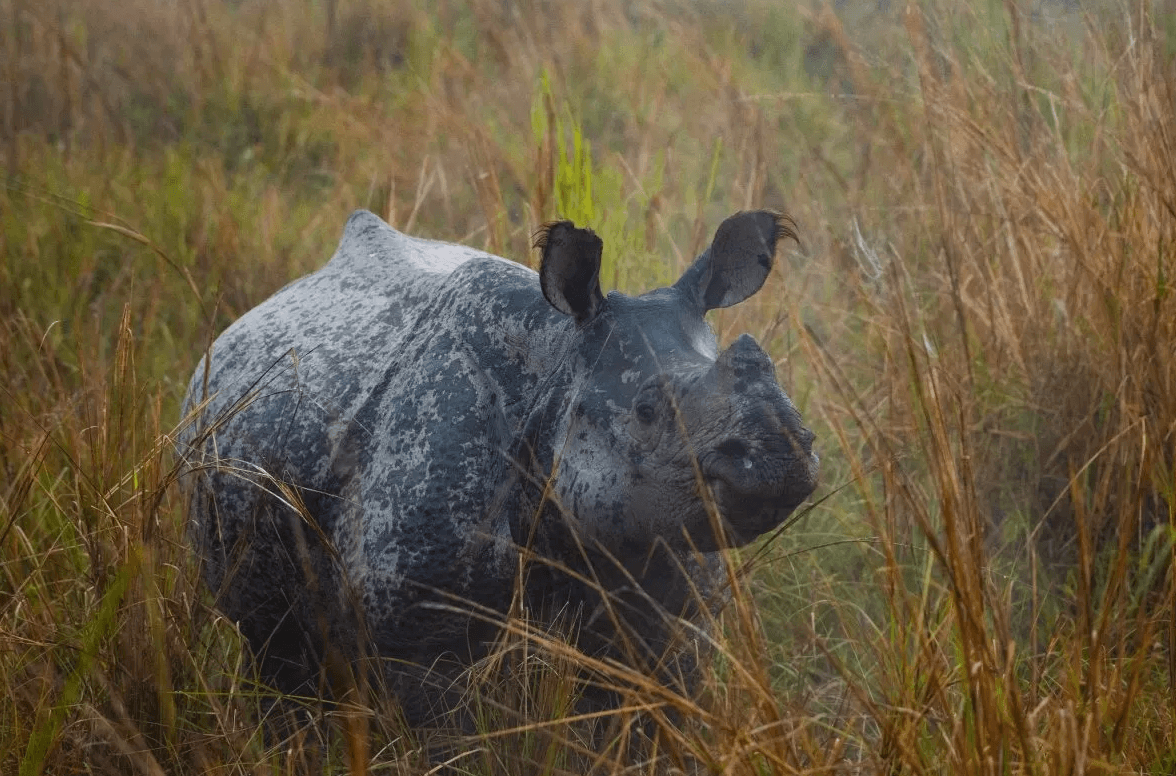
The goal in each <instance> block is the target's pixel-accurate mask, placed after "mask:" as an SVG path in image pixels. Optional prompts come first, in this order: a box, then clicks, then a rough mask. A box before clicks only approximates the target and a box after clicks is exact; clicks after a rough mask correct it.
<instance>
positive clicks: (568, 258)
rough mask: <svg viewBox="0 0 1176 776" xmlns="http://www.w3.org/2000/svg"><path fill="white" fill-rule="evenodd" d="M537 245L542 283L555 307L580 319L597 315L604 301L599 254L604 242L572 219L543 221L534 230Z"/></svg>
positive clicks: (585, 319)
mask: <svg viewBox="0 0 1176 776" xmlns="http://www.w3.org/2000/svg"><path fill="white" fill-rule="evenodd" d="M535 247H536V248H538V249H539V251H540V254H541V255H542V257H543V260H542V263H541V264H540V265H539V287H540V288H542V289H543V296H545V297H546V298H547V301H548V302H549V303H550V304H551V306H552V307H554V308H555V309H557V310H559V311H560V312H561V313H563V314H564V315H571V316H574V317H575V319H576V322H577V323H584V322H585V321H589V320H591V319H593V318H595V317H596V314H597V313H598V312H600V308H601V307H602V306H603V305H604V296H603V295H602V294H601V293H600V255H601V252H602V251H603V250H604V243H603V242H601V241H600V238H599V237H597V236H596V233H595V232H593V231H592V230H591V229H577V228H576V225H575V224H573V223H572V222H571V221H556V222H554V223H550V224H544V225H543V226H542V227H540V229H539V231H538V232H536V233H535Z"/></svg>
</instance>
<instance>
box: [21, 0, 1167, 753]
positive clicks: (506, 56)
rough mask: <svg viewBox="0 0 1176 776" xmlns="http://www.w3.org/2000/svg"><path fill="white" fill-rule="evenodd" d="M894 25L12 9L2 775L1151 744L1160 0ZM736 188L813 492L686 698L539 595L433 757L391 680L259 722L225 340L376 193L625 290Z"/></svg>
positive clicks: (917, 18)
mask: <svg viewBox="0 0 1176 776" xmlns="http://www.w3.org/2000/svg"><path fill="white" fill-rule="evenodd" d="M880 8H882V6H877V7H875V6H872V5H869V4H859V5H858V6H852V5H847V7H846V9H844V13H843V14H842V15H840V16H839V15H838V14H836V13H834V12H833V11H832V10H830V9H828V8H821V9H813V8H812V7H809V6H795V7H785V6H780V5H778V4H772V3H767V2H759V0H749V2H747V3H746V4H743V5H741V6H739V7H738V8H732V7H730V6H728V5H727V4H718V3H715V4H710V3H695V4H680V3H677V2H669V1H668V0H667V1H666V2H660V3H654V4H648V5H633V4H628V3H622V2H613V0H596V1H595V2H592V3H588V4H571V3H569V4H554V5H552V4H546V3H532V2H517V3H506V4H503V3H492V2H483V1H482V0H467V1H466V2H443V3H439V4H427V5H426V4H424V3H421V4H411V3H410V4H391V3H384V2H379V1H378V0H327V2H324V3H318V4H309V3H302V2H295V0H268V1H267V2H248V1H246V2H239V3H224V2H217V1H215V0H193V1H192V2H186V3H158V2H154V1H153V0H131V1H130V2H124V3H111V2H108V1H107V0H82V1H81V2H69V3H66V2H61V3H55V2H45V3H33V2H28V0H0V67H2V68H3V70H4V78H3V79H0V102H2V104H3V121H4V123H3V129H2V130H0V135H2V136H3V141H4V142H3V149H2V151H3V159H4V164H5V182H6V185H5V188H4V189H3V190H0V254H2V255H3V262H2V263H0V470H2V472H3V476H2V477H0V548H2V549H0V671H2V675H3V677H4V682H3V685H2V687H3V689H2V690H0V694H2V695H0V697H2V700H0V771H2V772H3V773H5V774H7V773H21V774H24V773H30V774H31V773H38V772H53V773H57V772H73V771H81V770H90V771H97V772H109V773H125V772H129V771H135V772H140V773H161V772H167V773H170V772H192V773H195V772H200V773H203V772H207V771H216V772H288V771H294V770H298V769H300V768H301V769H309V770H315V769H318V770H328V771H331V772H339V771H353V772H365V771H369V770H370V771H373V772H378V771H395V772H405V773H424V772H426V771H428V770H429V768H430V767H432V765H431V764H430V762H429V758H430V756H432V757H433V758H434V759H436V758H437V757H442V758H445V757H454V758H456V759H455V760H454V762H453V763H452V765H453V767H455V768H458V769H462V770H465V771H468V772H471V773H518V772H521V771H525V772H536V773H562V772H584V771H586V770H588V769H590V768H595V769H597V770H599V771H601V772H614V771H615V772H619V771H620V770H622V769H623V768H629V769H630V770H631V771H633V772H646V771H648V772H670V771H672V770H673V769H674V768H680V769H690V768H702V770H703V771H709V772H715V773H748V774H762V773H776V772H779V773H794V772H795V773H799V772H805V773H816V772H822V773H826V772H836V773H859V772H871V773H874V772H877V773H883V772H884V773H941V772H960V773H1013V772H1015V773H1079V772H1083V773H1085V772H1099V773H1137V772H1148V773H1162V772H1170V771H1172V770H1173V768H1176V745H1174V744H1173V741H1176V730H1174V727H1176V725H1174V715H1176V689H1174V687H1176V620H1174V619H1173V612H1174V611H1176V580H1174V578H1173V574H1172V561H1173V555H1174V554H1176V534H1174V532H1173V511H1174V509H1176V300H1174V295H1173V289H1172V284H1173V283H1174V282H1176V280H1174V279H1176V124H1174V123H1173V118H1172V117H1173V116H1176V65H1174V64H1173V63H1174V62H1176V23H1174V22H1173V19H1176V8H1173V6H1172V4H1171V3H1150V4H1149V3H1142V4H1131V6H1130V7H1129V8H1120V7H1117V6H1108V7H1106V8H1092V9H1086V10H1079V9H1068V8H1066V7H1063V6H1061V5H1055V4H1052V3H1040V4H1038V3H1017V2H1005V3H994V2H986V3H979V4H965V3H959V2H954V1H953V0H940V1H939V2H929V3H926V4H922V5H917V6H916V5H911V6H909V7H907V8H905V9H896V10H894V11H886V10H879V9H880ZM577 149H579V151H577ZM589 181H590V182H591V184H592V187H591V194H588V193H587V192H588V187H587V182H589ZM752 206H757V207H759V206H766V207H776V208H782V209H786V210H788V211H789V212H790V213H791V214H792V215H793V216H794V217H795V218H796V220H797V222H798V224H799V225H800V228H801V233H802V246H801V248H800V249H799V250H795V251H785V252H784V254H783V255H782V257H781V258H782V260H781V262H780V264H781V267H782V269H781V270H780V271H778V272H777V273H775V274H774V275H773V276H772V278H770V279H769V282H768V285H767V286H766V287H765V289H764V291H762V292H761V293H760V294H759V295H758V296H757V297H755V298H754V299H753V300H751V301H749V302H748V303H746V304H744V305H741V306H739V307H736V308H734V309H732V310H724V311H719V312H718V313H717V314H715V316H714V319H713V323H714V325H715V327H716V329H717V331H718V332H719V334H720V337H721V339H723V340H724V342H727V341H730V340H731V339H732V338H733V337H734V336H736V335H737V334H739V333H741V332H743V331H750V332H751V333H753V334H754V335H756V336H757V338H759V339H760V341H761V343H762V344H763V345H764V346H765V348H767V349H768V351H769V352H770V353H771V354H772V355H773V356H774V357H775V359H776V361H777V366H778V370H779V375H780V378H781V381H782V383H784V384H785V385H786V386H787V387H788V389H789V391H790V393H791V394H792V396H793V397H794V399H795V400H796V401H797V404H798V405H799V406H800V409H801V411H802V413H803V414H804V415H805V417H806V419H807V420H808V421H809V422H810V424H811V425H812V426H813V427H814V430H816V431H817V432H818V445H819V447H820V450H821V453H822V458H823V469H824V473H823V481H824V487H823V488H822V490H821V491H820V492H819V493H818V498H817V500H816V502H815V505H814V506H813V507H812V508H811V509H809V510H808V511H807V512H806V513H805V514H804V515H803V516H802V517H801V518H800V519H799V520H798V521H797V522H796V523H795V524H793V525H791V526H790V527H789V528H788V530H786V531H784V532H782V533H781V534H780V535H778V536H774V537H772V538H771V539H770V540H769V541H766V542H763V543H760V544H758V545H754V546H752V547H750V548H746V549H744V550H741V551H739V552H738V553H733V554H732V556H731V559H730V560H731V563H732V572H733V578H736V579H738V580H739V584H738V586H737V587H736V589H735V592H734V595H733V603H732V605H731V606H730V607H728V610H727V612H726V613H725V615H724V618H723V620H722V622H721V623H720V624H719V626H718V627H717V628H716V634H717V635H716V644H715V656H714V658H713V660H712V661H711V664H710V666H709V668H708V670H707V672H706V676H705V680H704V687H703V688H702V692H701V693H700V694H699V695H698V696H697V697H690V698H688V697H683V696H680V695H677V694H675V693H673V692H672V691H671V690H670V689H669V688H665V687H661V686H659V685H658V684H657V682H656V681H655V680H653V679H652V678H650V677H642V676H640V675H634V674H632V673H629V672H626V671H624V670H623V669H622V668H621V667H618V666H613V665H605V664H595V663H593V662H592V661H591V660H590V659H588V658H586V657H585V656H583V655H580V654H578V653H577V652H576V651H575V650H574V649H572V648H570V647H569V646H568V645H567V644H566V643H564V642H562V641H561V640H560V639H559V638H558V635H557V634H549V633H546V632H544V631H542V630H541V629H539V628H538V624H537V623H533V622H528V621H527V620H526V619H525V618H521V619H515V620H512V621H511V622H510V623H509V627H508V628H507V629H506V631H505V634H504V637H503V642H502V650H501V652H499V653H497V654H496V655H495V656H493V658H492V659H491V660H489V661H488V662H487V663H486V664H485V665H480V666H476V667H475V668H474V669H473V670H474V671H475V672H476V675H477V676H478V677H480V681H481V687H482V688H483V690H482V692H481V693H480V696H481V697H480V699H479V700H478V701H477V702H476V708H475V714H474V717H475V719H476V728H477V733H476V734H475V735H474V736H473V737H472V738H469V737H467V738H463V739H461V741H462V743H461V745H460V746H458V747H457V748H456V749H455V748H454V747H453V746H451V745H441V744H438V743H437V741H439V740H440V739H442V738H444V737H446V735H448V734H452V733H453V731H431V732H429V731H425V732H422V731H410V730H405V729H403V727H402V726H400V724H399V723H398V722H397V719H396V715H395V712H394V709H393V708H391V704H390V702H389V701H388V700H387V699H383V698H380V697H371V698H367V699H365V700H364V702H363V703H360V702H359V701H358V700H356V702H354V703H348V704H340V705H339V706H337V707H334V708H331V709H322V708H320V707H318V706H317V705H315V704H313V703H308V705H307V709H308V716H307V719H309V724H308V725H307V726H303V727H301V728H297V727H296V728H295V729H293V730H292V735H291V737H290V738H289V739H286V740H275V738H274V737H273V736H268V735H267V734H266V733H265V731H266V730H267V729H272V728H267V727H266V725H265V724H264V723H263V720H265V719H266V718H267V717H268V715H272V714H273V713H275V711H274V707H273V706H272V705H270V703H269V696H268V695H267V694H266V693H264V692H261V691H259V690H258V688H257V686H256V684H255V680H254V677H253V675H252V673H251V668H250V666H249V663H248V661H247V660H246V659H245V658H244V656H243V644H242V642H241V640H240V638H239V636H238V634H237V632H236V629H235V627H234V626H233V624H232V623H230V622H227V621H225V620H224V619H223V618H220V617H219V616H218V615H217V614H216V612H215V611H213V610H212V609H211V608H210V607H209V603H208V602H209V599H208V597H207V594H206V593H205V591H203V590H202V588H201V587H200V585H199V583H198V580H197V579H196V575H195V564H194V562H193V560H192V557H191V554H190V550H189V549H188V548H187V546H186V545H185V542H184V537H183V525H182V523H183V506H182V504H181V503H180V499H179V497H178V491H177V489H176V468H175V462H174V458H173V453H172V446H171V442H170V439H171V438H172V436H173V432H174V429H175V426H176V423H177V422H178V421H179V419H178V417H177V414H178V405H179V399H180V397H181V393H182V391H183V386H184V385H185V384H186V382H187V379H188V376H189V375H190V373H191V369H192V368H193V366H194V364H195V363H196V361H197V360H198V358H199V355H200V353H201V352H202V351H203V350H204V348H205V347H206V346H207V344H208V343H209V342H210V341H211V339H212V338H213V337H215V335H216V334H217V333H218V332H219V331H220V330H221V329H223V328H224V326H226V325H227V324H228V323H229V322H230V321H232V320H233V319H235V318H236V317H237V316H238V315H240V314H241V313H242V312H244V311H245V310H247V309H249V308H250V307H251V306H253V305H255V304H256V303H258V302H260V301H261V300H262V299H264V298H265V297H266V296H267V295H268V294H269V293H271V292H272V291H273V290H275V289H276V288H278V287H280V286H281V285H283V284H284V283H285V282H287V281H288V280H290V279H291V278H293V277H295V276H297V275H299V274H302V273H304V272H307V271H310V270H311V269H313V268H315V267H317V266H319V265H321V263H322V262H323V261H325V259H326V257H327V256H328V255H329V254H330V252H331V250H332V248H333V245H334V243H335V241H336V240H337V239H338V234H339V230H340V229H341V225H342V223H343V222H344V220H345V218H346V215H347V213H348V212H349V211H350V210H351V209H352V208H355V207H367V208H370V209H372V210H374V211H376V212H377V213H379V214H380V215H381V216H383V217H384V218H386V219H387V220H389V221H390V222H391V223H392V224H393V225H394V226H396V227H398V228H401V229H404V230H406V231H412V232H414V233H419V234H424V235H428V236H432V237H437V238H442V239H452V240H461V241H464V242H467V243H471V244H474V245H478V246H480V247H488V248H490V249H492V250H495V251H497V252H500V253H502V254H503V255H507V256H510V257H512V258H515V259H516V260H519V261H522V262H524V263H527V262H530V261H532V260H533V259H532V257H530V256H529V255H528V242H529V235H530V234H531V233H532V232H533V231H534V229H535V227H536V226H537V225H538V224H540V223H542V222H544V221H545V220H548V219H550V218H553V217H555V216H557V215H574V217H576V218H577V219H581V220H586V221H588V222H590V223H588V224H587V225H589V226H593V227H594V228H596V229H597V230H598V231H600V232H601V233H603V234H607V235H608V236H609V245H608V250H610V251H612V253H610V257H609V259H608V260H609V261H610V262H611V264H610V267H611V271H608V272H605V274H604V280H605V282H606V283H608V284H612V285H615V286H616V287H619V288H621V289H622V290H626V291H639V290H644V289H645V288H648V287H651V286H652V285H655V284H658V283H663V282H665V281H666V280H667V279H672V278H674V277H676V276H677V274H678V273H679V272H680V271H681V270H682V269H683V268H684V267H685V266H686V265H687V263H688V262H689V261H690V260H691V258H692V257H693V256H694V255H696V253H697V252H698V251H699V250H700V249H701V247H702V246H703V245H704V244H705V242H706V240H707V239H708V238H709V234H710V231H711V230H713V228H714V226H715V225H716V224H717V223H718V222H719V220H720V219H721V218H722V217H723V216H724V215H726V214H728V213H730V212H732V211H734V210H737V209H740V208H745V207H752ZM561 211H562V212H561ZM569 211H574V213H573V212H569ZM508 654H509V655H513V656H514V658H512V659H510V660H508V659H506V656H507V655H508ZM577 668H578V669H579V675H581V676H584V677H588V678H589V680H591V681H596V682H601V683H608V684H610V685H611V686H615V687H617V688H619V690H620V691H621V694H622V697H623V698H624V704H623V710H622V712H621V714H620V716H621V717H622V718H623V719H622V720H621V721H619V722H618V721H616V720H609V719H601V720H582V719H577V718H576V715H575V712H574V704H573V703H572V700H574V697H575V695H576V693H577V692H579V691H580V689H581V688H580V687H578V686H577V684H576V681H575V680H574V677H576V676H577V671H576V670H574V669H577ZM292 702H296V701H292ZM639 712H640V714H642V715H644V716H643V718H644V719H647V720H652V723H650V724H645V725H639V726H636V727H634V726H631V725H628V724H624V720H625V719H630V718H635V716H636V715H638V713H639ZM593 725H596V726H597V731H596V732H595V733H594V732H593ZM610 730H611V731H612V733H613V734H614V736H613V737H611V738H610V737H609V736H608V735H607V734H604V735H602V734H601V733H600V731H605V732H606V733H607V731H610ZM643 731H644V732H645V733H648V732H650V731H653V732H654V734H655V735H654V740H653V742H652V743H647V744H645V745H643V746H632V745H630V744H629V742H628V741H626V740H625V737H626V736H633V735H639V734H642V732H643ZM602 742H603V743H602ZM439 753H448V754H439ZM643 758H644V759H643Z"/></svg>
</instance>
